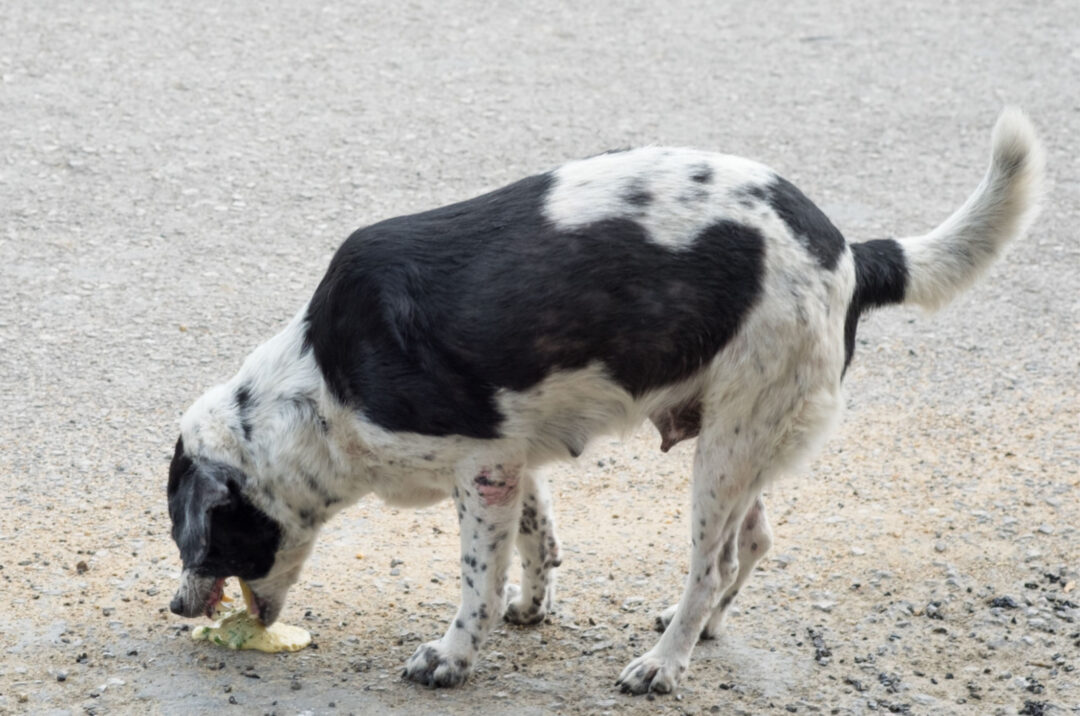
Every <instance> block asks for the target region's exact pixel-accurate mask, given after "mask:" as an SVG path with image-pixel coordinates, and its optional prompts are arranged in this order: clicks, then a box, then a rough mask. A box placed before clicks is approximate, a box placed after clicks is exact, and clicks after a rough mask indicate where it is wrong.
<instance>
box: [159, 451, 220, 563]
mask: <svg viewBox="0 0 1080 716" xmlns="http://www.w3.org/2000/svg"><path fill="white" fill-rule="evenodd" d="M226 477H227V473H226V472H224V471H222V470H218V469H216V466H215V465H214V464H213V463H209V464H202V463H199V462H195V461H193V460H192V459H191V458H189V457H188V456H187V455H186V454H185V453H184V441H183V439H182V438H181V439H180V440H178V441H177V442H176V452H175V453H174V454H173V459H172V464H171V465H170V466H169V486H168V495H169V517H171V518H172V537H173V540H174V541H175V542H176V546H177V547H179V548H180V559H181V561H182V562H183V563H184V567H185V568H188V569H197V568H198V566H199V565H200V564H201V563H202V562H203V561H205V559H206V556H207V553H208V551H209V549H210V524H211V512H213V510H214V509H215V508H218V507H223V506H225V505H227V504H229V503H230V501H231V500H232V497H231V495H230V491H229V485H228V482H227V479H226Z"/></svg>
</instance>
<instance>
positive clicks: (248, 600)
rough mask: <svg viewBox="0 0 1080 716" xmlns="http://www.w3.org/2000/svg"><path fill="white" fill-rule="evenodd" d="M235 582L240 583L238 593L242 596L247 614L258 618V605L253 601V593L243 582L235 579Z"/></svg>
mask: <svg viewBox="0 0 1080 716" xmlns="http://www.w3.org/2000/svg"><path fill="white" fill-rule="evenodd" d="M236 581H238V582H240V593H241V594H243V595H244V605H245V606H246V607H247V610H248V614H250V615H251V616H253V617H258V616H259V603H258V602H256V601H255V593H254V592H252V591H251V587H249V586H248V585H247V582H245V581H244V580H242V579H240V578H239V577H237V578H236Z"/></svg>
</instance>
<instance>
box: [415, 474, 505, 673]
mask: <svg viewBox="0 0 1080 716" xmlns="http://www.w3.org/2000/svg"><path fill="white" fill-rule="evenodd" d="M522 478H523V467H522V465H521V463H520V462H516V463H515V462H510V461H506V462H502V461H495V460H490V459H487V460H484V459H470V460H468V461H466V462H465V463H464V464H463V465H460V466H459V467H458V469H457V476H456V480H457V484H456V486H455V487H454V490H453V496H454V502H455V503H456V505H457V511H458V524H459V527H460V529H461V606H460V607H459V609H458V613H457V616H456V617H455V618H454V620H453V621H452V622H451V624H450V627H449V629H448V630H447V632H446V634H445V635H443V637H442V639H439V640H437V641H432V642H428V643H427V644H424V645H422V646H421V647H420V648H418V649H417V650H416V652H415V653H414V654H413V655H412V656H411V657H409V660H408V661H407V662H406V663H405V671H404V673H403V674H402V675H403V676H404V677H405V678H408V679H411V680H413V681H416V682H419V683H421V684H424V685H426V686H457V685H458V684H460V683H462V682H463V681H465V679H466V678H468V676H469V674H470V673H471V672H472V668H473V664H474V663H475V661H476V657H477V655H478V654H479V650H480V647H481V646H482V645H483V643H484V641H485V640H486V639H487V637H488V635H489V634H490V633H491V630H492V628H493V626H494V624H495V623H496V622H497V621H498V619H499V616H500V615H501V614H502V612H503V604H504V602H503V592H504V590H505V587H506V571H507V567H508V566H509V563H510V557H511V555H512V554H513V548H512V544H513V541H514V536H515V534H516V532H517V529H518V522H519V520H520V519H521V492H522V491H521V482H522Z"/></svg>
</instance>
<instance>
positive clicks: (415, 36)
mask: <svg viewBox="0 0 1080 716" xmlns="http://www.w3.org/2000/svg"><path fill="white" fill-rule="evenodd" d="M275 5H277V3H256V2H251V1H250V0H236V1H235V2H232V3H227V4H224V5H223V6H221V7H210V6H206V7H193V6H192V5H191V4H190V3H182V2H173V1H171V0H169V1H162V2H125V1H123V0H115V1H113V2H108V3H106V2H61V1H59V0H58V1H57V2H48V3H44V2H37V1H36V0H7V1H6V2H5V3H4V6H3V9H2V11H0V395H2V396H3V398H2V400H0V633H2V634H3V636H2V637H0V647H2V651H0V712H23V711H26V712H34V713H65V712H71V713H78V712H83V711H85V712H87V713H96V714H104V713H195V712H201V711H208V710H210V709H216V710H224V711H222V712H224V713H233V712H236V713H264V712H277V713H279V714H284V713H297V712H300V711H305V710H308V711H311V712H315V713H350V712H352V713H381V712H383V711H385V710H386V709H389V708H393V709H397V710H399V711H400V712H402V713H413V714H429V713H461V714H467V713H476V712H479V711H481V710H482V711H483V712H484V713H495V714H498V713H512V714H515V715H523V714H534V713H548V712H561V713H592V712H597V713H602V712H611V713H615V712H642V713H651V712H660V713H754V714H757V713H771V712H777V713H788V712H791V713H841V714H862V713H870V712H879V713H886V712H893V713H912V714H924V713H934V714H950V713H956V714H965V713H970V714H999V713H1001V714H1014V713H1020V714H1032V715H1034V714H1061V713H1080V676H1078V673H1077V671H1076V670H1075V669H1076V668H1077V667H1080V607H1078V604H1080V588H1077V586H1076V585H1077V582H1078V579H1080V575H1078V570H1080V564H1078V559H1077V555H1078V552H1080V550H1078V547H1080V535H1078V532H1077V525H1080V501H1078V499H1077V492H1078V487H1080V467H1078V463H1080V449H1078V444H1080V439H1078V417H1080V416H1078V413H1080V407H1078V405H1080V401H1078V396H1077V393H1078V390H1077V383H1078V381H1077V375H1078V373H1080V371H1078V369H1080V358H1078V356H1080V350H1078V349H1080V341H1078V338H1077V336H1078V329H1080V246H1078V244H1077V242H1076V239H1075V230H1076V229H1075V227H1076V226H1077V225H1078V221H1080V216H1078V214H1080V201H1078V198H1077V197H1078V191H1080V162H1078V160H1077V153H1076V144H1075V138H1076V137H1077V136H1078V133H1080V100H1078V99H1077V90H1078V88H1080V50H1077V49H1076V48H1077V47H1080V30H1078V29H1077V28H1080V4H1077V3H1076V2H1074V0H1046V1H1045V2H1039V3H1008V2H1004V1H1003V0H987V1H985V2H979V3H976V2H940V0H912V1H910V2H903V3H889V4H886V3H864V2H859V1H858V0H835V1H833V2H827V3H816V4H814V5H813V7H807V8H803V9H797V8H792V7H791V5H792V4H791V3H785V2H778V1H776V0H765V1H763V2H755V3H743V4H739V5H737V6H735V7H730V8H729V7H724V4H722V3H714V2H704V1H701V2H665V3H661V2H655V3H641V2H637V3H615V2H610V1H609V0H598V1H597V2H591V3H578V4H569V3H568V4H553V3H537V2H531V3H515V2H506V3H492V2H488V3H473V4H471V5H470V4H466V3H460V2H434V1H432V0H411V1H410V2H403V3H395V4H389V3H343V2H334V1H333V0H328V1H327V2H322V3H318V4H302V5H303V7H274V6H275ZM808 5H809V4H808ZM1004 102H1010V103H1017V104H1020V105H1022V106H1024V107H1025V108H1026V109H1027V110H1028V112H1029V113H1030V115H1031V116H1032V117H1033V119H1034V121H1035V123H1036V124H1037V126H1038V127H1039V128H1040V130H1041V131H1042V133H1043V136H1044V140H1045V142H1046V145H1047V149H1048V152H1049V171H1050V176H1051V186H1052V194H1051V197H1050V200H1049V202H1048V206H1047V209H1046V211H1045V213H1044V215H1043V218H1042V219H1041V220H1040V221H1039V223H1038V224H1037V226H1036V227H1035V229H1034V231H1033V233H1032V235H1031V236H1030V237H1029V238H1028V239H1027V240H1026V241H1025V242H1024V243H1023V245H1022V246H1019V247H1017V248H1016V249H1015V250H1014V251H1013V252H1012V254H1011V255H1010V257H1009V259H1008V261H1007V262H1004V263H1002V264H1000V265H999V266H998V267H997V268H996V269H995V270H994V271H993V273H992V274H991V275H990V277H989V279H988V280H987V281H985V282H984V283H982V284H981V285H980V286H979V287H977V288H976V289H975V290H973V291H972V292H971V293H969V294H967V295H966V296H965V297H964V298H963V299H962V300H960V301H959V302H958V303H957V304H956V305H954V306H952V307H951V308H950V309H948V310H947V311H945V312H943V313H941V314H938V315H934V316H924V315H921V314H917V313H913V312H905V311H899V310H896V311H892V312H886V313H881V314H878V315H876V316H874V317H873V318H871V319H869V320H867V321H865V323H864V326H863V328H862V329H861V332H860V340H859V344H860V345H859V346H858V350H857V354H856V359H855V363H854V365H853V368H852V370H851V371H850V372H849V374H848V378H847V381H846V382H847V386H848V395H849V398H848V402H849V407H850V409H849V411H848V415H847V418H846V422H845V425H844V426H843V427H842V428H841V429H840V430H839V431H838V434H837V435H836V436H835V437H834V439H833V440H832V441H831V442H830V443H829V445H828V447H827V448H826V450H825V451H824V453H823V454H822V456H821V457H820V459H818V460H817V461H815V463H814V464H813V465H812V467H811V469H810V470H809V471H808V473H807V474H804V475H801V476H797V477H792V478H791V479H790V480H788V481H787V482H783V483H781V484H779V485H777V486H776V487H775V489H773V490H771V492H770V494H768V496H767V502H768V504H769V505H770V512H771V514H772V521H773V523H774V526H775V531H776V546H775V547H774V552H773V553H772V554H770V556H769V558H767V559H766V560H763V562H762V564H761V566H760V567H759V569H758V573H757V574H756V575H755V577H754V579H753V581H752V582H751V583H750V585H749V586H748V588H747V589H745V590H744V591H743V593H742V594H741V595H740V597H739V600H738V602H737V606H738V611H737V613H735V614H734V615H733V617H732V618H731V620H730V621H729V629H728V631H727V632H726V634H725V635H724V636H723V637H722V638H721V639H720V640H718V641H716V642H710V643H704V644H701V645H700V646H699V647H698V649H697V650H696V653H695V657H694V662H693V664H692V667H691V674H690V675H689V676H688V677H687V678H686V679H685V681H684V684H683V685H682V686H681V688H680V689H679V690H678V691H677V693H675V694H673V695H670V696H664V697H657V698H655V699H651V698H650V699H644V698H632V697H629V696H624V695H621V694H619V693H617V690H616V689H615V688H614V687H613V683H614V680H615V678H616V676H617V675H618V673H619V671H620V669H621V668H622V666H623V665H624V664H625V663H626V662H628V661H629V660H630V659H631V658H632V657H633V656H634V655H636V654H638V653H641V652H642V651H643V650H644V649H646V648H647V647H648V646H649V645H650V644H651V642H652V641H653V639H655V637H656V635H655V633H653V631H652V627H653V619H654V616H655V614H656V612H657V611H659V610H660V609H661V608H662V607H663V606H665V605H666V604H668V603H669V602H671V601H672V600H674V599H675V598H676V597H677V595H678V592H679V588H680V585H681V580H682V575H683V574H684V573H685V570H686V566H687V564H686V558H687V546H688V545H687V543H688V540H687V536H688V524H687V520H688V517H687V515H688V509H687V505H688V503H687V494H688V476H689V471H690V454H691V450H690V446H687V445H680V446H679V447H678V448H676V450H674V451H673V453H672V454H671V455H668V456H662V455H661V454H660V453H659V451H658V450H657V447H658V444H659V440H658V437H657V436H656V434H655V433H653V432H652V431H651V430H643V431H642V432H640V433H639V434H636V435H633V436H630V437H629V438H627V439H625V440H622V441H615V440H600V441H598V442H597V443H596V444H595V445H594V446H593V448H592V449H591V450H590V452H588V453H587V454H586V455H585V456H583V457H582V458H581V459H580V460H579V461H578V462H577V463H576V464H567V465H559V466H556V467H554V468H553V469H552V470H551V472H552V478H553V484H554V489H555V492H556V494H557V500H556V505H557V509H558V512H559V518H560V521H561V525H562V538H563V541H564V546H565V550H566V553H567V555H566V556H567V559H566V560H565V562H564V565H565V566H564V567H563V569H562V570H561V577H560V597H559V602H558V612H557V613H556V614H555V615H553V616H552V618H551V619H550V620H549V621H548V623H546V624H543V625H541V626H539V627H537V628H533V629H519V628H514V627H506V628H502V629H500V630H498V631H497V632H496V634H495V636H494V637H493V639H492V641H491V643H490V644H489V645H488V647H487V651H486V656H485V658H484V659H483V660H482V661H481V662H480V664H479V668H478V670H477V672H476V674H475V676H474V677H473V678H472V679H471V681H470V682H469V683H468V684H467V685H466V686H465V687H464V688H462V689H460V690H457V691H451V692H446V691H428V690H425V689H424V688H421V687H416V686H413V685H410V684H407V683H404V682H402V681H401V680H400V679H399V672H400V668H401V665H402V663H403V662H404V660H405V659H406V658H407V657H408V656H409V655H410V654H411V653H412V651H413V650H414V649H415V647H416V646H417V644H418V643H420V642H421V641H426V640H428V639H430V638H434V637H435V636H437V635H438V634H440V633H441V631H442V628H443V625H444V623H445V622H446V620H447V619H448V618H449V617H450V615H451V614H452V611H453V608H454V601H455V599H456V593H457V590H458V577H457V576H456V574H455V572H456V565H457V556H456V553H455V550H456V545H457V539H456V537H455V536H454V532H455V530H456V526H455V523H454V514H453V509H452V508H451V507H450V506H449V505H443V506H439V507H437V508H432V509H428V510H423V511H418V512H411V511H399V510H393V509H388V508H386V507H384V506H382V505H379V504H376V503H375V502H374V501H364V502H362V503H361V504H359V505H357V506H355V507H353V508H351V509H349V510H347V511H345V512H344V513H343V514H342V515H341V516H339V517H338V519H336V520H335V521H334V522H333V523H331V524H330V525H329V526H328V528H327V529H326V531H325V534H324V536H323V539H322V542H321V545H320V546H319V547H318V548H317V551H316V554H315V555H314V556H313V558H312V560H311V562H310V563H309V567H308V569H307V570H306V572H305V574H304V577H303V578H302V580H301V583H300V584H298V585H297V586H296V587H295V588H294V589H293V591H292V596H291V602H290V604H289V605H288V606H287V607H286V612H285V614H284V619H285V620H286V621H289V622H293V623H299V624H302V625H304V626H305V627H307V628H308V629H309V630H310V631H311V632H312V633H313V635H314V638H315V641H316V646H317V648H313V649H310V650H306V651H304V652H301V653H299V654H292V655H277V656H267V655H261V654H251V653H240V654H231V653H226V652H224V651H220V650H214V649H212V648H210V647H209V646H208V645H200V644H194V643H192V642H191V640H190V639H189V638H188V637H189V629H190V626H191V624H192V623H194V622H184V621H182V620H180V619H178V618H175V617H173V616H172V615H171V614H169V613H168V611H167V609H166V605H167V603H168V600H169V597H170V596H171V593H172V590H173V588H174V585H175V579H176V577H177V576H178V572H179V564H178V559H177V554H176V549H175V547H174V546H173V544H172V542H171V540H170V539H169V537H168V527H169V523H168V516H167V512H166V507H165V500H164V485H165V474H166V466H167V460H168V458H169V456H170V454H171V448H172V445H173V442H174V440H175V433H176V427H175V426H176V420H177V418H178V416H179V415H180V413H181V412H182V411H183V409H184V408H185V407H186V406H187V405H188V404H189V403H190V402H191V401H192V400H193V399H194V398H195V397H197V395H198V394H199V393H201V391H202V390H203V389H205V388H206V387H208V386H209V385H211V384H212V383H214V382H216V381H219V380H221V379H224V378H226V377H228V376H229V375H230V374H231V373H232V372H233V371H234V370H235V369H236V368H237V367H238V366H239V363H240V361H241V360H242V358H243V356H244V355H245V354H246V353H247V352H248V351H249V350H250V349H251V348H252V347H254V346H255V345H256V344H257V343H258V342H260V341H261V340H264V339H265V338H267V337H269V336H270V335H271V334H272V332H273V331H274V330H275V329H276V328H277V327H280V326H281V325H283V323H284V322H285V321H286V320H287V319H288V318H289V317H290V316H291V315H292V314H293V312H294V311H295V310H296V309H297V308H298V307H299V306H300V305H301V303H302V302H303V301H304V300H305V299H306V298H307V297H308V295H309V294H310V292H311V291H312V290H313V288H314V286H315V284H316V283H317V281H318V279H319V277H320V275H321V273H322V271H323V269H324V268H325V266H326V263H327V261H328V260H329V257H330V255H331V253H332V251H333V250H334V248H335V247H336V246H337V244H338V243H339V242H340V241H341V239H342V238H343V237H344V236H346V235H347V234H348V233H349V232H350V231H351V230H352V229H353V228H355V227H357V226H359V225H362V224H365V223H370V222H372V221H374V220H376V219H379V218H384V217H387V216H391V215H394V214H399V213H404V212H408V211H413V210H418V209H422V208H428V207H432V206H435V205H439V204H442V203H446V202H449V201H452V200H455V199H462V198H466V197H468V196H471V195H474V194H476V193H479V192H480V191H483V190H486V189H490V188H494V187H495V186H498V185H501V184H503V183H505V182H507V181H510V180H512V179H516V178H519V177H521V176H524V175H526V174H530V173H534V172H536V171H540V170H543V169H547V168H550V167H552V166H555V165H557V164H559V163H561V162H563V161H565V160H567V159H570V158H575V157H580V156H584V155H588V154H593V153H596V152H598V151H602V150H604V149H608V148H612V147H620V146H627V145H639V144H647V143H658V144H676V145H691V146H698V147H705V148H712V149H718V150H722V151H728V152H732V153H737V154H743V155H747V156H751V157H755V158H758V159H761V160H763V161H765V162H767V163H769V164H771V165H773V166H774V167H776V168H777V169H779V170H780V171H781V172H782V173H784V174H785V175H787V176H788V177H789V178H790V179H792V180H793V181H795V182H796V183H797V184H799V185H800V186H802V187H803V188H804V189H805V190H806V191H807V193H808V194H810V195H811V196H812V197H814V198H815V199H816V200H817V201H818V202H819V203H820V204H821V205H822V206H823V207H824V208H825V209H826V211H827V212H828V213H829V214H830V215H831V216H832V217H833V218H834V220H835V222H836V223H837V224H838V226H839V227H840V228H841V230H842V231H844V233H845V234H846V235H847V236H849V237H852V238H853V239H862V238H871V237H874V236H882V235H890V234H895V233H915V232H919V231H922V230H924V229H926V228H929V227H930V226H932V225H934V224H936V223H937V222H938V221H940V220H941V219H942V218H943V217H944V216H945V215H947V214H948V213H949V212H950V211H952V209H954V208H955V207H956V206H957V205H958V204H959V203H960V201H962V200H963V198H964V197H965V196H966V194H967V192H969V191H970V190H971V189H973V188H974V185H975V183H976V182H977V180H978V178H979V177H980V175H981V172H982V170H983V167H984V162H985V161H986V156H987V152H986V150H987V145H988V140H989V130H990V126H991V125H992V123H993V120H994V118H995V115H996V113H997V111H998V109H999V107H1000V106H1001V104H1002V103H1004ZM230 704H236V706H230ZM230 709H233V710H230Z"/></svg>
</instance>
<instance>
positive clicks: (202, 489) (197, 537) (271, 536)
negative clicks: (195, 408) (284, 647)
mask: <svg viewBox="0 0 1080 716" xmlns="http://www.w3.org/2000/svg"><path fill="white" fill-rule="evenodd" d="M247 482H248V476H247V475H246V474H245V473H244V472H243V471H242V470H240V469H238V468H236V467H233V466H231V465H228V464H225V463H223V462H217V461H214V460H208V459H206V458H203V457H200V456H197V455H189V454H188V453H187V452H185V450H184V440H183V438H182V437H181V438H180V439H179V440H178V441H177V443H176V452H175V453H174V454H173V458H172V464H171V465H170V467H169V485H168V497H169V517H170V518H171V519H172V537H173V540H174V541H175V542H176V546H177V547H179V548H180V559H181V561H182V562H183V566H184V569H183V573H182V574H181V577H180V587H179V589H177V591H176V595H175V596H174V597H173V600H172V603H171V604H170V605H169V608H170V609H171V610H172V612H173V613H174V614H178V615H180V616H184V617H195V616H199V615H202V614H206V615H207V616H210V615H211V614H212V613H213V611H214V607H215V606H216V605H217V603H218V602H219V601H220V600H221V597H222V585H223V584H224V582H225V580H226V579H227V578H228V577H239V578H240V579H243V580H244V581H245V582H247V584H248V586H249V587H250V588H251V591H252V592H253V595H254V598H253V599H251V600H249V603H248V605H247V606H248V610H249V611H250V612H251V613H252V614H254V615H255V616H257V617H259V619H260V620H261V621H262V622H263V623H264V624H267V625H269V624H272V623H273V622H274V620H276V619H277V617H278V615H279V614H280V613H281V608H282V607H283V606H284V605H285V595H286V593H287V592H288V590H289V587H291V586H292V585H293V583H294V582H295V581H296V579H297V577H298V576H299V574H300V566H301V564H302V563H303V561H304V558H306V557H307V554H308V551H309V549H310V544H303V545H301V546H299V547H297V546H295V545H290V544H289V543H290V542H292V540H289V539H287V537H288V535H286V534H285V530H284V529H283V527H282V525H281V524H280V523H279V522H277V521H276V520H274V519H273V518H272V517H270V516H269V515H267V514H266V513H265V512H264V511H262V510H261V509H259V508H258V507H256V506H255V504H253V503H252V501H251V500H250V499H249V498H248V497H247V496H246V495H245V492H244V487H245V485H246V484H247Z"/></svg>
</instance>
